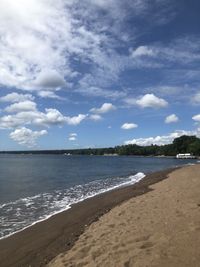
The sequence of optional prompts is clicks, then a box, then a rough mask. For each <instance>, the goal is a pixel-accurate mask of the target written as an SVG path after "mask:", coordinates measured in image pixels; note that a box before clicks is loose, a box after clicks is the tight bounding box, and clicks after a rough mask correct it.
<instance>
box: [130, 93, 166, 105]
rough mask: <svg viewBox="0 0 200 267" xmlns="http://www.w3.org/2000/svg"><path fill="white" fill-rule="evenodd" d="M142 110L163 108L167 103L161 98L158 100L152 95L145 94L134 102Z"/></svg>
mask: <svg viewBox="0 0 200 267" xmlns="http://www.w3.org/2000/svg"><path fill="white" fill-rule="evenodd" d="M135 103H136V104H137V105H138V106H140V107H142V108H164V107H167V105H168V103H167V101H166V100H164V99H163V98H159V97H157V96H155V95H154V94H146V95H144V96H142V97H140V98H139V99H137V100H136V101H135Z"/></svg>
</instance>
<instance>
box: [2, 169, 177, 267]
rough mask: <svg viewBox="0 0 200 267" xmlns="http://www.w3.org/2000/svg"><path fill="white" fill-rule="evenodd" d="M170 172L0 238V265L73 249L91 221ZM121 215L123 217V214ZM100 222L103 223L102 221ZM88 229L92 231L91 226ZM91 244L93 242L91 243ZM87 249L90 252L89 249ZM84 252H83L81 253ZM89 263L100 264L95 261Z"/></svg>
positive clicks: (40, 262) (28, 263) (33, 262)
mask: <svg viewBox="0 0 200 267" xmlns="http://www.w3.org/2000/svg"><path fill="white" fill-rule="evenodd" d="M171 171H172V169H171V170H166V171H161V172H157V173H153V174H150V175H148V176H146V177H145V178H144V179H143V180H142V181H141V182H139V183H138V184H136V185H133V186H128V187H124V188H119V189H116V190H113V191H110V192H107V193H104V194H101V195H98V196H96V197H93V198H90V199H87V200H85V201H83V202H80V203H78V204H75V205H73V206H72V208H71V209H69V210H67V211H65V212H62V213H59V214H57V215H55V216H53V217H51V218H49V219H48V220H45V221H43V222H40V223H37V224H35V225H34V226H32V227H29V228H27V229H25V230H24V231H22V232H19V233H17V234H14V235H12V236H10V237H8V238H6V239H3V240H0V266H2V267H41V266H45V265H46V264H47V263H49V262H50V261H51V260H52V259H53V258H54V257H56V256H57V255H58V254H60V253H63V252H66V251H68V250H69V249H71V248H72V246H73V245H74V243H75V242H76V241H77V239H78V238H79V236H80V235H81V234H82V233H83V232H84V230H85V229H87V228H88V226H89V225H90V224H91V223H93V222H95V221H98V220H99V218H100V217H101V216H102V215H103V214H105V213H107V212H108V211H110V210H111V209H112V208H113V207H116V206H117V205H119V204H121V203H123V202H124V201H127V200H129V199H131V198H133V199H135V200H136V199H137V198H134V197H136V196H139V195H142V194H144V193H147V192H149V191H151V190H153V189H152V188H150V187H149V186H150V185H152V184H154V183H157V182H159V181H161V180H163V179H165V178H167V176H168V174H169V173H170V172H171ZM126 205H127V204H126ZM111 212H112V211H111ZM109 214H110V213H108V214H107V215H108V216H110V215H109ZM107 215H106V216H107ZM106 216H105V218H106ZM138 216H140V215H138ZM102 218H104V217H102ZM119 218H123V216H121V217H119ZM109 220H111V221H110V224H111V225H113V227H112V228H110V226H109V228H108V230H109V229H110V230H112V229H114V228H115V222H114V223H112V218H111V219H109ZM99 222H101V220H100V221H99ZM94 225H95V224H94ZM92 227H93V226H92ZM110 230H109V231H110ZM87 231H90V230H89V229H88V230H87ZM78 242H79V241H78ZM124 242H125V243H126V240H124ZM88 246H90V245H89V244H88ZM100 251H101V250H100ZM87 252H88V253H89V250H88V251H87ZM99 253H101V252H99ZM81 255H82V253H81V254H80V255H79V256H81ZM105 256H106V254H105ZM81 257H82V256H81ZM79 260H80V259H79V258H78V261H79ZM66 262H67V260H66ZM92 263H93V261H92ZM92 263H91V264H92ZM81 264H82V263H81ZM56 266H57V265H56ZM59 266H71V265H68V263H63V265H59ZM72 266H77V265H76V263H75V265H72ZM80 266H84V265H80ZM90 266H97V265H93V264H92V265H90ZM101 266H107V265H101ZM112 266H113V265H112ZM116 266H119V265H116ZM127 266H128V265H127Z"/></svg>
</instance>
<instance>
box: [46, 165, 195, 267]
mask: <svg viewBox="0 0 200 267" xmlns="http://www.w3.org/2000/svg"><path fill="white" fill-rule="evenodd" d="M150 187H151V188H152V189H153V190H152V191H149V192H147V193H146V194H143V195H140V196H138V197H136V198H132V199H130V200H128V201H126V202H124V203H122V204H121V205H119V206H117V207H115V208H113V209H112V210H111V211H110V212H108V213H107V214H105V215H103V216H102V217H101V218H100V219H99V221H97V222H95V223H92V224H91V225H90V226H89V227H88V228H87V229H86V231H85V232H84V233H83V234H82V235H81V236H80V237H79V239H78V241H77V242H76V243H75V245H74V246H73V247H72V248H71V249H70V250H69V251H67V252H66V253H62V254H60V255H59V256H57V257H56V258H55V259H54V260H52V261H51V262H50V263H49V264H48V267H61V266H62V267H63V266H65V267H72V266H76V267H81V266H88V267H89V266H91V267H97V266H99V267H122V266H124V267H131V266H134V267H147V266H148V267H150V266H151V267H154V266H159V267H174V266H177V267H178V266H180V267H185V266H188V267H199V266H200V165H195V166H187V167H184V168H181V169H178V170H175V171H174V172H172V173H171V174H169V178H168V179H166V180H163V181H161V182H159V183H157V184H154V185H151V186H150Z"/></svg>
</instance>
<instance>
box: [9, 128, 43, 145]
mask: <svg viewBox="0 0 200 267" xmlns="http://www.w3.org/2000/svg"><path fill="white" fill-rule="evenodd" d="M45 134H47V131H46V130H41V131H32V130H31V129H28V128H26V127H21V128H19V129H16V130H15V131H13V132H11V133H10V138H11V139H13V140H14V141H16V142H17V143H18V144H20V145H25V146H28V147H34V146H35V145H36V141H37V139H38V138H39V137H41V136H43V135H45Z"/></svg>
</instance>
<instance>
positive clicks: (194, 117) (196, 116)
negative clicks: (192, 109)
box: [192, 114, 200, 122]
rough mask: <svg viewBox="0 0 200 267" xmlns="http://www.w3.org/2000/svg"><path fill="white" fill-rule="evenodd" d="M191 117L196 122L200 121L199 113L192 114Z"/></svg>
mask: <svg viewBox="0 0 200 267" xmlns="http://www.w3.org/2000/svg"><path fill="white" fill-rule="evenodd" d="M192 119H193V120H194V121H196V122H200V114H197V115H195V116H193V117H192Z"/></svg>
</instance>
